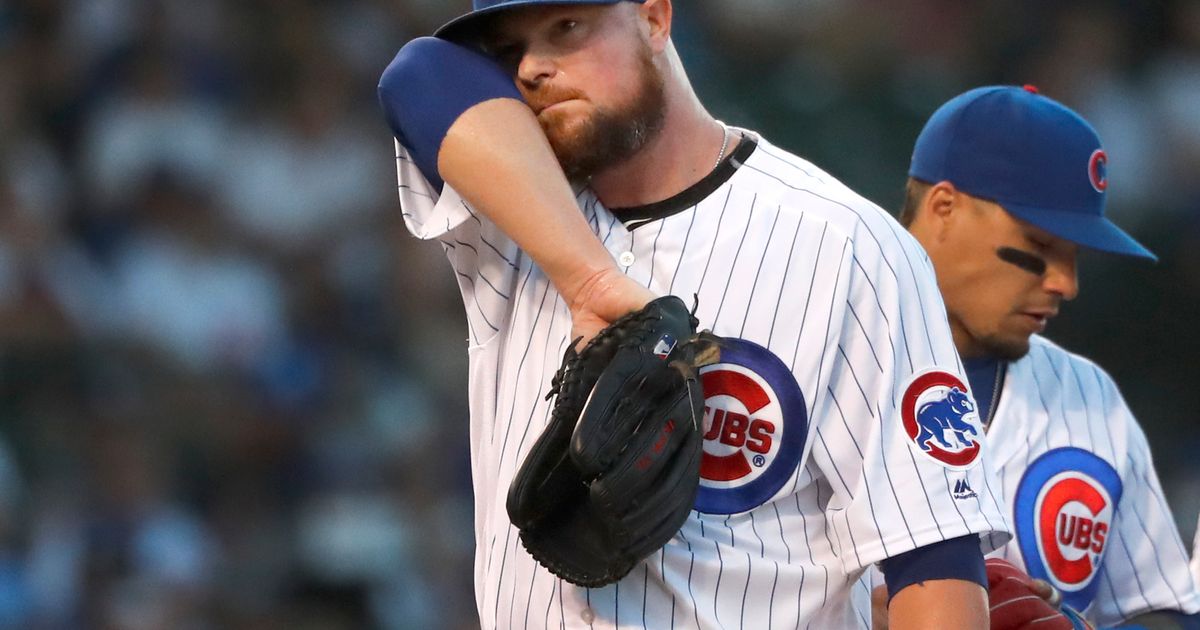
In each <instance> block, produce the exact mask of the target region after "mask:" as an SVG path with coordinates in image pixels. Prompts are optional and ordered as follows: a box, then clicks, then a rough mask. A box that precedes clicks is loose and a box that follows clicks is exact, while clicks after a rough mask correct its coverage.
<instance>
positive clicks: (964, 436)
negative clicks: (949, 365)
mask: <svg viewBox="0 0 1200 630" xmlns="http://www.w3.org/2000/svg"><path fill="white" fill-rule="evenodd" d="M900 417H901V420H902V421H903V423H904V431H905V433H906V434H907V435H908V439H909V445H910V446H911V447H912V448H913V450H914V451H916V452H918V453H920V454H921V455H922V456H924V457H926V458H928V459H930V460H932V461H934V462H937V463H938V464H941V465H942V466H945V467H946V468H950V469H952V470H967V469H969V468H971V467H972V466H974V465H975V463H976V462H977V461H979V452H980V451H981V450H982V448H983V445H982V443H981V441H980V436H981V435H983V427H982V424H981V423H980V420H979V413H978V412H977V411H976V405H975V399H974V398H972V397H971V393H970V390H968V389H967V386H966V385H964V384H963V382H962V380H961V379H959V378H958V377H957V376H954V375H953V374H950V373H949V372H943V371H941V370H925V371H923V372H918V373H917V374H915V375H913V377H912V378H911V379H910V380H909V383H908V385H907V386H906V387H905V388H904V394H903V395H902V396H901V398H900Z"/></svg>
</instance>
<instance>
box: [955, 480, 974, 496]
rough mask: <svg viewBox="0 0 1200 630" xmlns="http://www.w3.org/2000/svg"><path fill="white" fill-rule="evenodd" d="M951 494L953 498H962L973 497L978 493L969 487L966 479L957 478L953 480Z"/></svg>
mask: <svg viewBox="0 0 1200 630" xmlns="http://www.w3.org/2000/svg"><path fill="white" fill-rule="evenodd" d="M953 496H954V498H955V499H959V500H963V499H974V498H975V497H977V496H979V495H977V494H975V491H974V490H972V489H971V484H969V483H967V480H966V479H959V480H958V481H955V482H954V493H953Z"/></svg>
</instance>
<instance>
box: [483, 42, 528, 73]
mask: <svg viewBox="0 0 1200 630" xmlns="http://www.w3.org/2000/svg"><path fill="white" fill-rule="evenodd" d="M484 52H486V53H487V54H488V55H489V56H491V57H492V58H493V59H495V60H496V61H498V62H500V65H502V66H504V67H506V68H515V67H516V66H517V64H518V63H520V61H521V55H523V54H524V50H523V49H522V48H521V46H520V45H518V44H515V43H507V42H503V43H490V44H488V45H487V47H486V49H485V50H484Z"/></svg>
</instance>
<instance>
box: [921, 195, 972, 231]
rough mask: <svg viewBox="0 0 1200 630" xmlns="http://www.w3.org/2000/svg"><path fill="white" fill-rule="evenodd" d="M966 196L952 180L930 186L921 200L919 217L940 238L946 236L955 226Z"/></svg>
mask: <svg viewBox="0 0 1200 630" xmlns="http://www.w3.org/2000/svg"><path fill="white" fill-rule="evenodd" d="M964 201H966V198H965V196H964V195H963V194H962V193H961V192H959V191H958V189H957V188H955V187H954V184H952V183H950V182H945V181H943V182H938V183H936V184H934V185H932V186H930V187H929V190H928V191H926V193H925V198H924V199H922V200H921V204H920V206H919V210H918V211H917V217H918V219H919V220H921V221H923V222H924V223H925V224H926V226H927V229H929V230H930V231H931V232H932V233H933V234H935V235H936V236H937V237H938V238H945V237H946V235H947V234H948V233H949V231H950V229H951V228H952V227H953V226H954V224H955V222H956V220H957V219H959V218H960V217H959V216H958V214H959V213H960V212H961V208H962V204H963V202H964Z"/></svg>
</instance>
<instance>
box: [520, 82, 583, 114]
mask: <svg viewBox="0 0 1200 630" xmlns="http://www.w3.org/2000/svg"><path fill="white" fill-rule="evenodd" d="M521 91H522V92H523V93H524V96H525V102H526V103H527V104H528V105H529V107H530V108H531V109H533V111H535V112H540V111H542V110H543V109H546V108H547V107H550V106H551V105H554V104H557V103H561V102H563V101H570V100H573V99H582V98H583V92H580V91H579V90H576V89H572V88H559V87H551V86H543V87H538V88H536V89H534V90H526V89H522V90H521Z"/></svg>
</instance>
